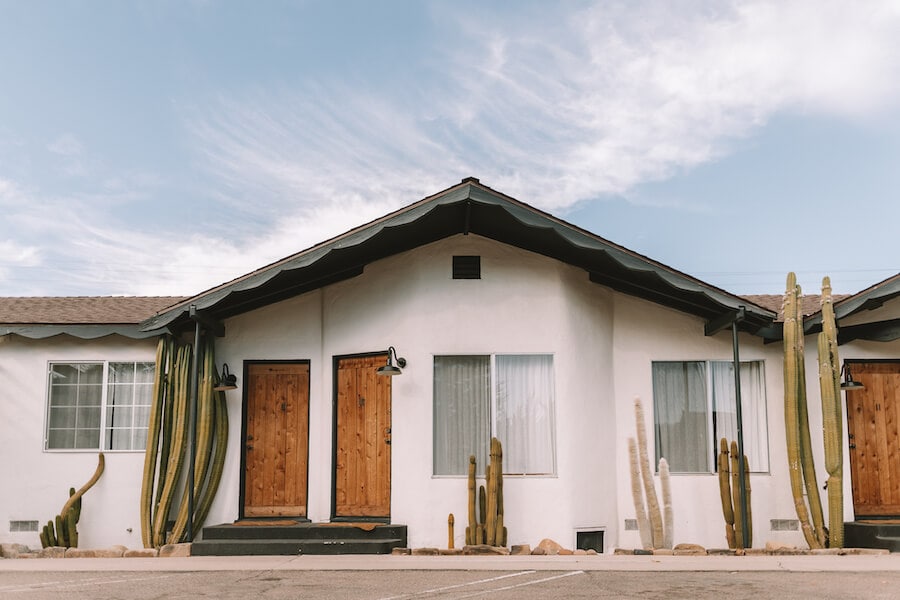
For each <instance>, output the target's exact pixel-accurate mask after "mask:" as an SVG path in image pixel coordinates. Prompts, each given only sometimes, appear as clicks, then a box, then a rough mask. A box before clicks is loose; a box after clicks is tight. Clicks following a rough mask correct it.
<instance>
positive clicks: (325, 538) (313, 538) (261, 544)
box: [191, 522, 406, 556]
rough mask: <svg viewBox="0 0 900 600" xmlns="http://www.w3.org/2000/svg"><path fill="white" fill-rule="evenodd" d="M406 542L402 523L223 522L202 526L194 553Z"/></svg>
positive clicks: (379, 549) (372, 547)
mask: <svg viewBox="0 0 900 600" xmlns="http://www.w3.org/2000/svg"><path fill="white" fill-rule="evenodd" d="M405 546H406V525H382V524H375V523H297V524H294V525H282V524H278V525H266V524H251V525H246V524H241V522H237V523H226V524H222V525H214V526H212V527H204V528H203V537H202V539H201V540H200V541H196V542H194V544H193V545H192V546H191V554H192V555H194V556H248V555H297V554H327V555H335V554H390V553H391V550H393V549H394V548H402V547H405Z"/></svg>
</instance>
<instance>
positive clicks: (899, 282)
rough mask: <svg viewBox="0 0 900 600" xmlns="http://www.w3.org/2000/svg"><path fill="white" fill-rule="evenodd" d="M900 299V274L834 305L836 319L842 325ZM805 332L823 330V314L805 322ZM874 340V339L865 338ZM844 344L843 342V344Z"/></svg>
mask: <svg viewBox="0 0 900 600" xmlns="http://www.w3.org/2000/svg"><path fill="white" fill-rule="evenodd" d="M897 297H900V274H897V275H894V276H893V277H889V278H888V279H885V280H884V281H881V282H879V283H876V284H875V285H873V286H871V287H869V288H866V289H865V290H863V291H861V292H859V293H856V294H853V295H852V296H849V297H847V298H844V299H843V300H841V301H840V302H835V303H834V318H835V319H836V320H837V321H838V323H840V320H841V319H845V318H847V317H849V316H851V315H855V314H858V313H861V312H863V311H866V310H874V309H876V308H879V307H880V306H881V305H882V304H884V303H885V302H887V301H889V300H893V299H894V298H897ZM873 325H874V324H873ZM803 329H804V332H805V333H807V334H809V333H816V332H819V331H821V330H822V312H821V311H819V312H817V313H815V314H814V315H810V317H809V318H808V319H807V320H806V321H805V322H804V327H803ZM865 339H874V338H865ZM841 343H843V341H842V342H841Z"/></svg>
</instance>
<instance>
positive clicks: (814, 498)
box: [783, 273, 824, 548]
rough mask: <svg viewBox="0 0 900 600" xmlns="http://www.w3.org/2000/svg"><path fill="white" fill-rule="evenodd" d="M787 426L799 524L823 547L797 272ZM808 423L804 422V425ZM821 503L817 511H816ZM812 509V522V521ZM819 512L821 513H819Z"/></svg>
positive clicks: (790, 310)
mask: <svg viewBox="0 0 900 600" xmlns="http://www.w3.org/2000/svg"><path fill="white" fill-rule="evenodd" d="M783 337H784V426H785V441H786V444H787V455H788V473H789V475H790V481H791V494H792V495H793V497H794V509H795V510H796V512H797V519H798V520H799V521H800V528H801V530H802V531H803V536H804V538H805V539H806V543H807V544H809V547H810V548H822V546H823V541H824V531H823V530H822V529H823V527H822V525H821V523H822V517H821V501H820V500H819V493H818V489H817V487H816V479H815V467H814V465H813V462H812V448H811V444H810V440H809V420H808V418H807V413H806V382H805V378H806V370H805V367H804V358H803V317H802V314H801V312H800V286H799V285H797V276H796V275H794V273H788V276H787V286H786V290H785V294H784V335H783ZM804 423H805V426H804ZM804 481H805V483H806V491H807V495H808V497H809V503H810V508H809V510H807V506H806V501H805V500H804V497H803V493H804ZM817 507H818V511H817ZM810 511H811V512H812V516H813V524H810ZM817 512H818V514H817Z"/></svg>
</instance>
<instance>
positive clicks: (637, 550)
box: [632, 548, 653, 556]
mask: <svg viewBox="0 0 900 600" xmlns="http://www.w3.org/2000/svg"><path fill="white" fill-rule="evenodd" d="M632 554H634V555H635V556H653V550H648V549H647V548H635V549H634V550H633V551H632Z"/></svg>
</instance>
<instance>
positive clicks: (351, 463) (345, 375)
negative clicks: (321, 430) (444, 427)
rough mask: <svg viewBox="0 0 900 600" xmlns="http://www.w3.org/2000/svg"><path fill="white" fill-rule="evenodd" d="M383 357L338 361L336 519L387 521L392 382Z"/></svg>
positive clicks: (389, 481) (389, 506)
mask: <svg viewBox="0 0 900 600" xmlns="http://www.w3.org/2000/svg"><path fill="white" fill-rule="evenodd" d="M386 362H387V355H384V354H383V355H378V356H362V357H352V358H342V359H340V360H339V361H338V368H337V402H336V415H335V419H336V425H337V439H336V444H335V453H336V456H335V490H334V499H335V502H334V504H335V506H334V516H335V517H390V514H391V445H390V444H391V378H390V377H384V376H381V375H376V374H375V370H376V369H377V368H378V367H380V366H383V365H384V364H385V363H386Z"/></svg>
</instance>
